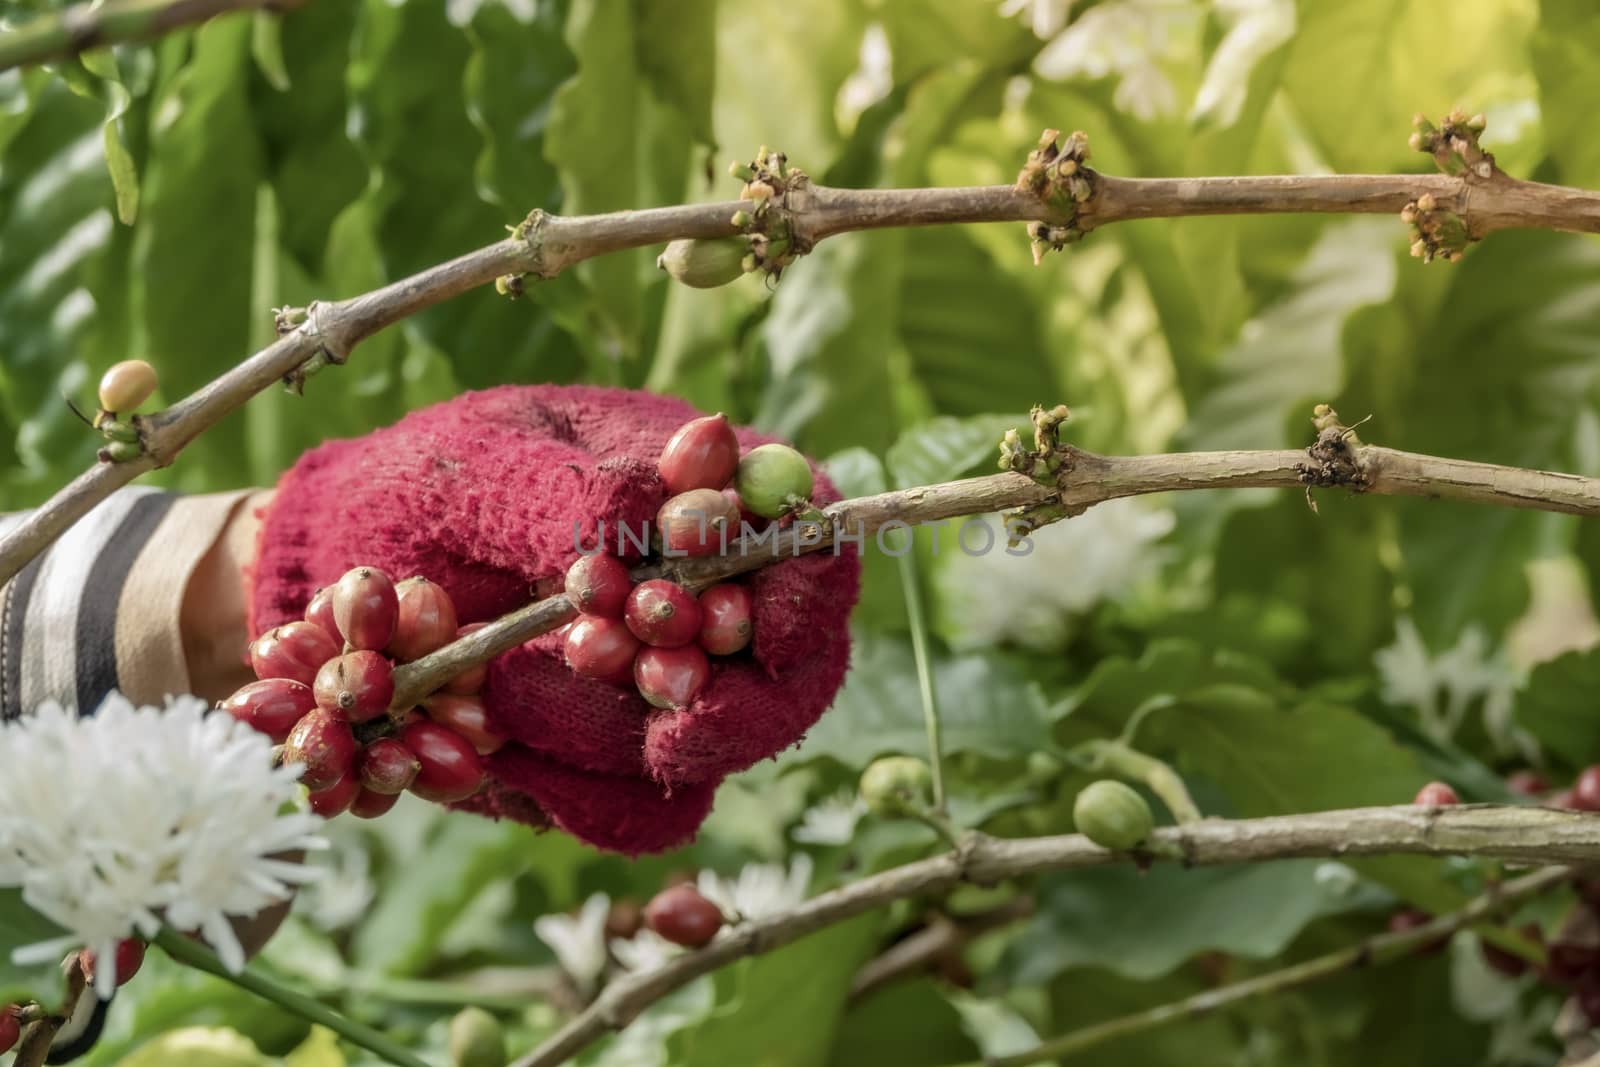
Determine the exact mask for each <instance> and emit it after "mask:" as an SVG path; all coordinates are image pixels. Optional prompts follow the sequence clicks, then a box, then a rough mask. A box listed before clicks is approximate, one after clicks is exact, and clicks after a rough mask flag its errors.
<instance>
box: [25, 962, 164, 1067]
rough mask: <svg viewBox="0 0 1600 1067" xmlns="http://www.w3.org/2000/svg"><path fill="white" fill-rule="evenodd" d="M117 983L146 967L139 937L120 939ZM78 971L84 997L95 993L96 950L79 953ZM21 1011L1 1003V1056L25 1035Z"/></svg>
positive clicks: (126, 979)
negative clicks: (84, 990) (83, 987)
mask: <svg viewBox="0 0 1600 1067" xmlns="http://www.w3.org/2000/svg"><path fill="white" fill-rule="evenodd" d="M116 965H117V985H119V986H120V985H123V984H125V983H126V982H127V981H128V979H130V978H132V977H133V976H134V975H135V974H137V973H138V972H139V968H140V967H142V966H144V942H143V941H140V940H139V939H138V938H136V937H129V938H124V939H123V940H121V941H118V942H117V953H116ZM78 970H79V971H81V972H82V974H83V980H84V981H85V982H86V983H88V986H89V992H86V993H85V994H84V995H85V996H94V992H93V989H94V975H95V958H94V953H93V952H91V951H89V950H88V949H80V950H79V952H78ZM22 1011H23V1007H22V1005H21V1004H4V1005H0V1056H4V1055H5V1054H6V1053H7V1052H10V1051H11V1049H12V1047H13V1046H15V1045H16V1043H17V1042H18V1041H19V1040H20V1039H21V1037H22Z"/></svg>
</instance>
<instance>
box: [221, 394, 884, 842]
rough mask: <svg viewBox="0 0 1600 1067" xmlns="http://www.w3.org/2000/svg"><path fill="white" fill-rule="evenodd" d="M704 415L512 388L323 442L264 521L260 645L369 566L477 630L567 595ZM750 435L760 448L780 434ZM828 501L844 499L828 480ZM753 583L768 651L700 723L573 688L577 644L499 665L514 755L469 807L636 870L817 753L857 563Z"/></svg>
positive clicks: (787, 569) (686, 713)
mask: <svg viewBox="0 0 1600 1067" xmlns="http://www.w3.org/2000/svg"><path fill="white" fill-rule="evenodd" d="M700 414H701V413H700V412H698V411H695V410H694V409H693V408H691V407H690V406H689V405H687V404H685V403H684V402H682V401H680V400H676V399H672V398H668V397H662V396H657V395H654V394H650V393H643V392H637V391H630V390H623V389H608V388H601V387H594V386H501V387H499V388H495V389H489V390H485V391H482V392H475V393H466V394H464V395H462V396H460V397H457V398H456V399H454V400H450V401H447V402H445V403H442V404H437V405H435V406H433V407H430V408H425V409H423V410H421V411H416V412H412V413H411V414H410V415H407V416H406V417H405V418H404V419H402V420H401V421H400V422H398V423H396V424H395V425H393V426H390V427H388V428H386V429H382V430H378V431H376V432H375V433H371V434H368V435H367V436H365V437H361V438H357V439H355V440H346V441H330V442H328V443H326V444H324V445H321V446H320V447H318V448H315V449H313V450H311V451H310V452H307V453H306V454H305V455H304V456H302V457H301V458H300V460H299V462H298V463H296V464H295V466H294V467H293V468H291V469H290V470H289V472H288V473H286V474H285V475H284V476H283V478H282V480H281V481H280V482H279V484H278V492H277V494H276V495H275V497H274V499H273V502H272V504H271V505H270V507H269V508H268V509H267V510H266V512H265V514H264V515H263V516H262V519H263V521H262V525H261V534H260V541H259V545H258V551H257V556H256V560H255V564H254V566H253V567H252V568H251V572H250V575H249V579H250V583H251V596H250V603H251V620H250V622H251V631H252V634H260V633H262V632H264V631H265V630H268V629H270V628H272V627H273V626H276V625H278V624H280V623H283V622H287V621H289V620H291V619H298V618H300V617H301V616H302V614H303V612H304V611H305V606H306V603H307V602H308V601H309V600H310V598H311V595H312V594H313V593H314V592H315V591H316V590H317V589H318V588H319V587H321V586H324V585H327V584H329V583H331V582H334V581H336V580H337V579H338V578H339V576H340V575H341V574H343V573H344V572H345V571H347V570H349V569H350V568H351V567H355V566H361V565H365V566H376V567H380V568H382V569H383V570H385V571H387V572H388V573H389V575H390V576H391V577H393V578H394V579H395V580H397V581H398V580H399V579H401V578H406V577H410V576H412V575H418V574H420V575H423V576H425V577H427V578H429V579H431V580H432V581H435V582H437V583H439V584H440V585H441V586H443V587H444V588H445V590H446V591H447V592H448V593H449V594H450V596H451V598H452V599H453V600H454V601H455V605H456V610H457V613H458V615H459V617H460V621H461V622H462V623H469V622H481V621H487V620H490V619H493V618H495V617H497V616H499V615H502V614H504V613H505V612H507V611H510V610H512V609H514V608H517V607H520V606H522V605H523V604H525V603H527V602H528V601H529V600H530V599H531V598H532V597H533V595H534V589H535V586H536V584H537V583H539V582H540V581H541V580H545V582H546V585H548V584H549V581H550V580H551V579H554V580H555V581H556V582H557V583H558V585H559V580H560V577H561V575H562V574H563V573H564V572H565V571H566V569H567V567H568V566H569V565H570V564H571V563H572V561H573V560H575V559H576V558H577V557H578V555H579V551H578V547H577V546H578V544H583V545H584V546H585V547H586V548H592V547H593V546H594V545H595V544H597V543H598V538H599V536H600V534H601V532H602V531H603V532H604V535H605V541H604V544H605V547H606V550H607V551H610V552H612V553H613V554H616V552H617V530H618V527H619V524H626V528H627V529H630V530H633V531H643V530H644V529H645V528H646V526H647V524H648V525H653V522H654V518H655V513H656V510H657V509H658V508H659V507H660V505H661V503H662V502H663V501H664V500H665V498H666V491H665V489H664V488H663V486H662V483H661V479H660V477H659V475H658V474H657V473H656V459H657V457H659V456H660V454H661V449H662V447H663V446H664V445H665V444H666V442H667V439H668V438H669V437H670V436H671V435H672V434H673V433H674V432H675V431H676V430H677V429H678V428H679V427H680V426H682V425H683V424H684V423H685V422H687V421H689V420H690V419H693V418H696V417H698V416H699V415H700ZM737 435H738V438H739V444H740V447H741V449H742V450H745V451H748V450H749V449H751V448H753V447H755V446H756V445H759V444H764V443H767V442H768V441H770V440H772V438H770V437H765V436H763V435H761V434H758V433H755V432H754V431H751V430H745V429H740V430H737ZM814 499H815V500H816V501H817V502H819V503H830V502H832V501H834V500H836V499H838V494H837V492H836V490H835V489H834V487H833V485H832V484H831V483H830V482H829V481H828V480H827V479H826V478H825V477H823V476H822V475H821V474H820V473H818V474H817V477H816V490H815V493H814ZM625 548H627V549H628V550H629V551H625V552H623V553H622V555H623V557H624V558H625V559H628V560H629V561H630V562H634V561H636V560H637V551H636V550H633V549H632V545H631V544H625ZM738 580H739V581H741V582H743V583H744V584H746V585H747V586H748V588H749V590H750V592H751V595H752V600H753V603H754V623H755V636H754V640H753V641H752V643H751V645H750V647H749V649H747V650H746V651H744V652H741V653H738V654H737V655H734V656H730V657H716V656H713V657H711V664H712V669H711V679H710V681H709V683H708V684H707V685H706V687H705V689H704V690H703V691H702V692H701V694H700V696H699V697H698V698H697V699H696V700H695V701H694V703H693V704H692V705H690V706H689V707H687V708H684V709H682V710H666V709H658V708H653V707H651V706H650V705H649V704H648V703H646V702H645V700H644V698H643V697H641V696H640V695H639V694H638V692H637V691H636V690H634V689H633V687H632V686H628V687H626V688H622V687H618V686H614V685H609V684H607V683H604V682H598V681H593V680H591V679H587V678H583V677H580V676H578V675H576V674H573V673H572V671H571V670H569V669H568V668H567V666H566V664H565V663H564V662H563V659H562V649H563V644H564V640H565V638H564V634H563V633H562V631H556V632H554V633H550V634H545V635H544V636H542V637H539V638H536V639H534V640H532V641H529V642H528V643H527V644H525V645H523V646H522V647H520V648H516V649H512V650H511V651H509V652H507V653H505V654H504V655H502V656H500V657H498V658H497V659H496V660H495V661H494V662H493V663H492V664H491V665H490V669H489V676H488V680H487V682H486V683H485V686H484V690H483V696H484V702H485V704H486V706H487V707H488V709H489V714H490V718H491V721H492V723H493V725H494V726H495V728H496V729H498V730H499V731H500V732H501V733H503V734H505V735H506V736H507V737H509V738H511V739H512V740H511V742H510V743H509V744H507V745H506V746H505V747H504V748H503V749H501V750H500V751H499V752H497V753H495V754H494V755H493V756H491V757H489V758H488V760H487V763H488V766H489V770H490V774H491V775H492V777H493V779H494V781H493V782H492V783H491V786H490V788H487V789H486V790H485V791H484V792H482V793H480V794H479V795H478V796H476V797H474V798H473V799H472V800H471V801H469V802H467V803H466V804H463V805H462V807H464V808H466V809H468V810H473V811H477V812H480V813H482V814H485V815H490V816H494V817H504V818H511V819H515V820H517V821H519V822H527V823H531V824H535V825H544V824H553V825H555V826H557V827H559V828H561V829H563V830H565V831H567V832H568V833H571V834H573V835H574V836H576V837H578V838H580V839H582V840H584V841H587V842H589V843H590V844H593V845H595V846H597V847H600V848H606V849H611V850H615V851H619V852H625V853H629V854H635V853H640V852H655V851H660V850H663V849H667V848H672V847H675V846H678V845H681V844H684V843H686V842H688V841H689V840H691V839H692V838H693V837H694V834H695V831H696V830H697V828H698V827H699V825H700V823H701V822H702V821H703V820H704V819H705V817H706V815H707V814H708V813H709V812H710V810H711V802H712V797H713V795H714V793H715V791H716V786H717V784H718V783H719V782H720V781H721V780H722V779H723V778H724V777H725V776H726V775H728V774H730V773H732V772H735V771H739V770H743V769H745V768H747V767H749V766H751V765H752V764H754V763H756V762H757V761H759V760H761V759H763V758H766V757H769V756H773V755H776V754H777V753H779V752H781V751H782V750H783V749H785V748H787V747H789V746H790V745H792V744H794V743H796V742H797V741H799V740H800V738H801V737H802V736H803V735H804V734H805V731H806V730H807V729H808V728H809V727H810V726H811V724H812V723H814V722H816V720H817V719H818V717H820V716H821V715H822V713H823V712H824V711H825V710H826V709H827V707H828V706H829V704H831V703H832V701H833V697H834V694H835V693H836V692H837V691H838V688H839V686H840V684H841V683H842V682H843V680H844V674H845V670H846V667H847V666H848V664H849V658H850V639H849V630H848V625H847V624H848V620H849V615H850V610H851V608H852V607H853V606H854V604H855V602H856V598H857V595H858V592H859V582H860V561H859V559H858V558H857V556H856V554H855V551H854V548H853V547H847V548H846V549H845V550H843V551H841V552H839V553H837V554H836V553H834V552H832V551H827V550H824V551H822V552H818V553H814V554H811V555H807V556H801V557H798V558H794V559H788V560H785V561H783V562H781V563H778V564H775V565H772V566H769V567H766V568H763V569H761V570H759V571H756V572H754V573H752V574H749V575H746V576H743V577H741V578H740V579H738Z"/></svg>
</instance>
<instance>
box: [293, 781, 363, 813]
mask: <svg viewBox="0 0 1600 1067" xmlns="http://www.w3.org/2000/svg"><path fill="white" fill-rule="evenodd" d="M359 792H361V776H360V775H358V774H356V772H355V771H354V769H352V770H351V771H350V773H348V774H346V775H345V776H344V777H343V778H341V779H339V780H338V781H337V782H334V783H333V784H332V785H330V786H329V787H328V788H326V789H314V790H312V791H311V793H310V795H309V796H307V797H306V799H307V800H309V801H310V802H311V810H312V811H314V812H316V813H317V814H318V815H320V816H322V817H323V818H324V819H331V818H333V817H334V816H335V815H339V814H342V813H344V812H346V811H348V810H350V804H351V802H352V801H354V800H355V799H356V794H357V793H359Z"/></svg>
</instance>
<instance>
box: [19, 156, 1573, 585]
mask: <svg viewBox="0 0 1600 1067" xmlns="http://www.w3.org/2000/svg"><path fill="white" fill-rule="evenodd" d="M1425 193H1427V194H1431V195H1433V197H1434V198H1435V200H1437V201H1439V202H1440V203H1441V204H1442V205H1444V206H1445V207H1449V208H1451V209H1453V210H1455V211H1457V213H1459V214H1460V215H1461V216H1462V217H1463V218H1464V219H1465V221H1466V224H1467V226H1468V228H1469V231H1470V232H1471V233H1472V234H1473V235H1474V236H1482V235H1484V234H1487V233H1491V232H1494V231H1496V230H1502V229H1509V228H1518V227H1520V228H1540V229H1556V230H1567V231H1574V232H1583V233H1593V232H1600V193H1596V192H1593V191H1589V190H1583V189H1572V188H1566V187H1562V186H1553V185H1545V184H1542V183H1538V182H1527V181H1521V180H1519V179H1515V178H1510V177H1508V176H1505V175H1503V174H1499V173H1498V172H1497V173H1496V174H1495V176H1494V177H1493V178H1491V179H1489V180H1468V179H1467V178H1464V177H1455V176H1448V175H1438V174H1427V175H1397V176H1385V175H1335V176H1293V175H1289V176H1263V177H1213V178H1116V177H1112V176H1110V175H1105V174H1098V173H1097V174H1096V175H1095V191H1094V195H1093V196H1092V197H1091V198H1090V199H1089V200H1088V201H1087V202H1085V203H1082V204H1079V205H1077V208H1076V218H1075V222H1074V224H1075V225H1076V226H1077V227H1078V228H1079V229H1080V230H1092V229H1096V228H1098V227H1100V226H1105V225H1109V224H1111V223H1114V222H1123V221H1129V220H1135V219H1151V218H1176V217H1183V216H1191V215H1255V214H1275V213H1301V212H1313V213H1335V214H1384V213H1392V212H1398V211H1399V210H1400V209H1401V208H1402V207H1404V206H1405V204H1407V203H1409V202H1411V201H1413V200H1415V199H1416V198H1418V197H1420V196H1422V195H1423V194H1425ZM743 206H745V205H744V203H743V202H741V201H728V202H723V203H716V204H694V205H684V206H678V207H662V208H651V209H647V210H642V211H619V212H612V213H609V214H604V215H590V216H575V217H564V216H558V215H547V214H545V213H543V212H534V213H533V214H532V215H530V216H529V217H528V219H527V220H525V222H524V223H523V225H522V226H521V227H519V232H518V233H517V234H515V235H514V236H512V237H510V238H508V239H506V240H504V241H500V242H497V243H496V244H493V245H489V246H487V247H485V248H481V249H479V250H477V251H475V252H469V253H467V254H466V255H463V256H460V257H458V258H456V259H453V260H451V261H449V262H448V263H444V264H441V265H439V266H436V267H431V268H429V269H427V270H424V271H421V272H419V273H417V274H414V275H412V276H411V277H409V278H405V279H402V280H400V281H397V282H394V283H392V284H390V285H387V286H384V287H383V288H381V289H377V290H374V291H373V292H370V293H365V294H363V295H361V296H357V297H352V298H350V299H348V300H343V301H338V302H334V303H325V304H318V305H313V307H312V309H310V310H311V312H312V313H311V314H310V315H309V316H308V321H306V322H304V323H303V324H301V325H299V326H297V327H295V328H294V329H293V330H292V331H291V332H290V333H288V334H287V335H286V336H284V337H282V338H280V339H279V340H278V341H276V342H275V343H273V344H271V345H269V346H267V347H266V348H264V349H262V350H261V351H259V352H257V353H256V354H255V355H253V356H251V357H250V358H248V359H246V360H245V361H244V362H243V363H240V364H239V365H238V366H236V367H234V368H232V369H231V370H229V371H227V372H226V373H224V374H223V375H222V376H221V377H219V378H217V379H216V380H214V381H212V382H211V383H210V384H208V385H206V386H204V387H202V388H201V389H199V390H198V391H196V392H195V393H193V394H191V395H190V396H188V397H185V398H184V399H182V400H180V401H179V402H177V403H176V404H174V405H173V406H172V407H170V408H168V409H167V410H166V411H163V412H159V413H157V414H155V415H151V416H147V417H145V418H142V419H139V420H137V425H138V428H139V430H140V433H141V437H142V442H143V445H144V449H145V454H144V455H141V456H138V457H137V458H134V459H131V460H127V461H124V462H111V461H109V460H104V459H103V460H102V461H100V462H99V463H97V464H96V465H95V466H93V467H90V468H89V469H88V470H87V471H85V472H84V473H83V474H81V475H79V476H78V477H77V478H75V479H74V480H73V481H72V482H71V483H69V484H68V485H67V486H65V487H64V488H63V489H61V490H60V491H59V492H57V493H56V494H55V495H54V496H53V497H51V498H50V500H49V501H47V502H46V503H45V504H44V505H43V506H42V507H40V508H39V509H37V510H36V511H35V512H33V513H32V514H31V515H30V516H29V517H28V518H27V519H26V520H24V521H23V522H22V523H20V524H19V525H17V526H16V527H14V528H13V529H12V530H10V531H9V532H8V533H7V534H6V535H5V537H4V538H0V583H4V582H6V581H8V580H9V579H10V578H12V577H13V576H14V575H15V574H16V573H17V571H19V570H21V569H22V567H23V566H24V565H25V564H26V563H27V562H28V560H30V559H32V558H33V557H34V556H36V555H37V554H38V553H39V552H41V551H43V550H44V548H45V546H47V545H48V544H50V543H51V542H52V541H53V540H55V538H57V537H59V536H60V535H61V534H62V533H63V532H65V531H66V529H67V528H68V527H70V526H71V525H72V524H73V523H74V522H76V521H77V520H78V519H80V518H82V517H83V516H84V515H85V514H87V513H88V512H89V510H90V509H91V508H93V507H94V505H95V504H97V503H99V502H100V501H101V500H104V499H105V498H106V497H107V496H109V495H110V494H111V493H112V492H114V491H115V490H116V489H118V488H120V487H122V486H124V485H127V484H128V483H129V482H131V481H133V480H134V479H135V478H137V477H139V476H140V475H142V474H145V473H148V472H149V471H151V470H154V469H156V468H157V467H161V466H165V465H167V464H169V463H171V462H173V461H174V460H175V459H176V458H177V456H178V453H179V452H180V451H181V450H182V449H183V448H184V446H186V445H187V444H188V443H189V442H190V441H192V440H194V439H195V438H196V437H197V436H199V434H200V433H202V432H203V431H204V430H205V429H207V428H208V427H210V426H213V425H215V424H216V423H217V422H218V421H220V420H221V419H222V418H223V417H225V416H226V415H228V414H229V413H231V412H232V411H234V410H235V409H236V408H238V407H239V406H240V405H242V404H243V403H244V402H245V401H246V400H248V399H249V398H250V397H252V396H254V395H255V394H256V393H258V392H260V391H261V390H263V389H266V388H267V387H269V386H271V385H273V384H275V383H277V382H278V381H280V380H282V379H284V378H285V377H286V376H289V375H292V374H294V373H295V372H296V371H297V369H298V368H300V367H301V366H302V365H303V364H306V363H307V362H308V361H310V360H312V359H313V358H316V357H318V355H319V353H320V352H322V351H324V350H326V351H327V352H330V353H332V354H333V355H334V356H335V357H336V359H340V360H342V359H343V358H344V357H345V356H347V355H348V354H349V353H350V351H351V350H352V349H353V348H354V347H355V346H356V345H357V344H359V343H360V342H361V341H362V340H364V339H365V338H367V337H370V336H371V335H372V334H374V333H376V332H377V331H379V330H381V329H383V328H384V327H386V326H389V325H392V324H393V323H395V322H398V321H400V320H401V319H404V318H406V317H408V316H410V315H414V314H416V313H417V312H419V311H421V310H423V309H424V308H427V307H430V306H432V305H434V304H437V303H439V302H441V301H443V300H447V299H450V298H451V297H454V296H459V295H461V294H463V293H465V292H467V291H469V290H471V289H474V288H477V287H479V286H485V285H489V284H491V283H493V282H494V280H495V279H496V278H499V277H501V276H504V275H520V274H530V275H534V276H536V277H541V278H549V277H553V276H555V275H556V274H558V273H560V272H561V271H562V270H565V269H566V268H568V267H571V266H572V265H574V264H576V263H579V262H582V261H583V260H586V259H590V258H593V257H595V256H600V255H606V254H608V253H612V252H619V251H623V250H626V249H630V248H639V247H644V246H649V245H657V244H662V243H664V242H667V241H671V240H674V239H677V238H683V237H696V238H707V237H725V236H730V235H733V234H735V233H737V232H739V231H738V230H737V228H736V227H735V226H734V225H733V222H732V221H731V220H732V218H733V214H734V212H735V211H738V210H740V209H741V207H743ZM780 210H782V211H784V212H786V213H787V216H788V221H789V223H790V225H791V228H792V230H793V232H794V234H795V237H796V240H797V242H798V243H799V244H800V245H801V246H803V247H809V246H810V245H811V244H814V243H815V242H817V241H820V240H823V239H825V238H828V237H831V236H835V235H837V234H841V233H849V232H854V231H858V230H871V229H883V228H888V227H902V226H933V225H953V224H964V223H982V222H1038V221H1053V220H1056V216H1055V215H1054V214H1053V212H1052V209H1051V208H1049V207H1048V206H1047V205H1046V204H1045V203H1044V201H1042V200H1041V199H1039V198H1038V197H1037V196H1035V195H1034V194H1032V193H1030V192H1026V191H1022V190H1019V189H1017V188H1016V187H1015V186H1011V185H994V186H975V187H967V188H948V189H834V188H828V187H826V186H818V185H811V184H809V183H805V182H800V183H798V188H797V189H796V190H795V191H794V193H793V194H792V195H791V197H790V198H789V203H788V204H787V206H784V207H782V208H780ZM1019 243H1020V242H1019ZM1534 491H1538V490H1534ZM1424 495H1425V494H1424Z"/></svg>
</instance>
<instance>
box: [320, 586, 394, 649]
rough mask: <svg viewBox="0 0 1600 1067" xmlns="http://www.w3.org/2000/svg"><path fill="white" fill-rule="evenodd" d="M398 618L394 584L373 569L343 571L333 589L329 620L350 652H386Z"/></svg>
mask: <svg viewBox="0 0 1600 1067" xmlns="http://www.w3.org/2000/svg"><path fill="white" fill-rule="evenodd" d="M399 614H400V598H399V594H397V593H396V592H395V588H394V583H393V582H391V581H390V580H389V576H388V575H387V574H385V573H383V572H382V571H380V570H378V568H376V567H356V568H354V569H353V570H348V571H345V573H344V576H343V577H341V578H340V579H339V581H338V582H337V583H336V584H335V585H334V587H333V618H334V621H335V622H336V623H337V624H338V626H339V633H340V634H341V635H342V636H343V637H344V640H345V644H347V645H349V646H350V647H351V648H352V649H371V650H378V649H383V648H387V647H388V645H389V642H390V641H391V640H393V638H394V628H395V621H396V619H398V617H399Z"/></svg>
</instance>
